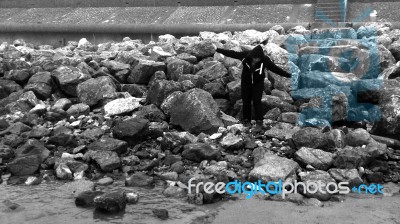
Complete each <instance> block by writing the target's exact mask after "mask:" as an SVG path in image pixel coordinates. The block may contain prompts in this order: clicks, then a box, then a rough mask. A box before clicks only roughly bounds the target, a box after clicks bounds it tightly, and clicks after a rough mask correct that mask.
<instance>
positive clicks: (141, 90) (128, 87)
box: [119, 84, 147, 98]
mask: <svg viewBox="0 0 400 224" xmlns="http://www.w3.org/2000/svg"><path fill="white" fill-rule="evenodd" d="M119 91H121V92H128V93H129V94H130V95H131V96H133V97H138V98H141V97H143V96H144V95H145V93H146V92H147V89H146V86H144V85H138V84H120V85H119Z"/></svg>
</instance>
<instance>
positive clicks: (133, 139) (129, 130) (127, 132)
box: [112, 118, 149, 145]
mask: <svg viewBox="0 0 400 224" xmlns="http://www.w3.org/2000/svg"><path fill="white" fill-rule="evenodd" d="M148 123H149V120H147V119H143V118H132V119H128V120H125V121H119V122H117V124H116V125H115V126H114V127H113V128H112V133H113V136H114V137H115V138H117V139H121V140H124V141H126V142H128V143H129V144H130V145H135V144H137V143H138V142H139V141H140V140H141V138H142V137H144V136H143V133H144V132H145V130H146V127H147V126H148Z"/></svg>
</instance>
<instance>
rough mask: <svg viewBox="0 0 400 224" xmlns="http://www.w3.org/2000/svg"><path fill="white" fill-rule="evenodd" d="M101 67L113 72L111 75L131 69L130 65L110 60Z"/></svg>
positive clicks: (105, 61) (102, 63)
mask: <svg viewBox="0 0 400 224" xmlns="http://www.w3.org/2000/svg"><path fill="white" fill-rule="evenodd" d="M100 65H101V66H104V67H106V68H107V69H108V70H109V71H110V72H111V74H115V73H117V72H120V71H122V70H128V69H130V67H131V66H130V65H128V64H125V63H121V62H118V61H114V60H108V59H107V60H104V61H101V63H100Z"/></svg>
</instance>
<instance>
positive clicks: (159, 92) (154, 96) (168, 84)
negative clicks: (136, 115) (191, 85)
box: [146, 80, 181, 112]
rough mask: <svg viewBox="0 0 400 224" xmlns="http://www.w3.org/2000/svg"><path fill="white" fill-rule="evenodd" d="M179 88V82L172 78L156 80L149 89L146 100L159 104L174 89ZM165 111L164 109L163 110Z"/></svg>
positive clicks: (177, 89)
mask: <svg viewBox="0 0 400 224" xmlns="http://www.w3.org/2000/svg"><path fill="white" fill-rule="evenodd" d="M180 90H181V84H180V83H179V82H175V81H172V80H157V81H156V82H155V83H154V84H153V85H152V86H151V87H150V89H149V91H148V93H147V98H146V101H147V102H148V103H150V104H155V105H157V106H158V107H159V106H161V104H162V103H163V101H164V100H165V99H166V98H167V97H168V95H170V94H171V93H173V92H175V91H180ZM164 112H165V111H164Z"/></svg>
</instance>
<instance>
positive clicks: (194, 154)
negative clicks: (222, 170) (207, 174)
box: [182, 143, 221, 163]
mask: <svg viewBox="0 0 400 224" xmlns="http://www.w3.org/2000/svg"><path fill="white" fill-rule="evenodd" d="M183 149H184V151H183V153H182V156H183V158H185V159H187V160H190V161H193V162H198V163H199V162H201V161H203V160H217V159H219V158H220V157H221V152H220V151H219V150H218V149H216V148H214V147H212V146H210V145H209V144H207V143H192V144H187V145H185V146H184V147H183Z"/></svg>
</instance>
